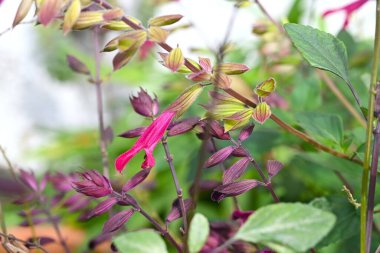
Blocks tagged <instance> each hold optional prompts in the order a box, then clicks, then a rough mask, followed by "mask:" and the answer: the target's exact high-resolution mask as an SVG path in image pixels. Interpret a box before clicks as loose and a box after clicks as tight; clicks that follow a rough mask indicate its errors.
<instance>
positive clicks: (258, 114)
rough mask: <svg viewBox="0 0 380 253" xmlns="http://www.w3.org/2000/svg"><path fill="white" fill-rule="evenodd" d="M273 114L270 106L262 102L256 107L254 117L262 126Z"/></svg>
mask: <svg viewBox="0 0 380 253" xmlns="http://www.w3.org/2000/svg"><path fill="white" fill-rule="evenodd" d="M271 114H272V112H271V110H270V107H269V105H268V104H267V103H265V102H262V103H260V104H258V105H257V106H256V108H255V110H254V111H253V114H252V117H253V118H254V119H255V120H256V121H257V122H259V123H260V124H264V122H265V121H266V120H267V119H268V118H269V117H270V116H271Z"/></svg>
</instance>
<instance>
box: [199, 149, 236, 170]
mask: <svg viewBox="0 0 380 253" xmlns="http://www.w3.org/2000/svg"><path fill="white" fill-rule="evenodd" d="M234 149H235V147H234V146H228V147H225V148H222V149H221V150H219V151H217V152H216V153H214V154H213V155H212V156H210V157H209V158H208V159H207V161H206V163H205V165H204V167H206V168H210V167H212V166H215V165H217V164H219V163H222V162H223V161H224V160H226V159H227V158H228V157H229V156H230V155H231V153H232V152H233V151H234Z"/></svg>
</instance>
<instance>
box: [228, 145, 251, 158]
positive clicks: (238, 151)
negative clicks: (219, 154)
mask: <svg viewBox="0 0 380 253" xmlns="http://www.w3.org/2000/svg"><path fill="white" fill-rule="evenodd" d="M231 155H232V156H235V157H247V156H248V155H247V152H246V151H245V150H244V148H242V147H238V148H236V149H235V150H234V151H233V152H232V154H231Z"/></svg>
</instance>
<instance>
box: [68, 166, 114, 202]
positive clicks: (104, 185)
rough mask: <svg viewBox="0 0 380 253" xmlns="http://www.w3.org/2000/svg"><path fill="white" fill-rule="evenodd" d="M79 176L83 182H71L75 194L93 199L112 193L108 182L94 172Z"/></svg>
mask: <svg viewBox="0 0 380 253" xmlns="http://www.w3.org/2000/svg"><path fill="white" fill-rule="evenodd" d="M79 174H80V176H81V177H82V179H83V180H82V181H74V182H72V185H73V188H74V189H75V190H76V191H77V192H80V193H82V194H84V195H87V196H90V197H95V198H101V197H104V196H107V195H109V194H111V193H112V192H113V189H112V186H111V183H110V181H109V180H108V179H107V178H106V177H105V176H103V175H101V174H100V173H99V172H97V171H96V170H90V171H87V172H84V173H79Z"/></svg>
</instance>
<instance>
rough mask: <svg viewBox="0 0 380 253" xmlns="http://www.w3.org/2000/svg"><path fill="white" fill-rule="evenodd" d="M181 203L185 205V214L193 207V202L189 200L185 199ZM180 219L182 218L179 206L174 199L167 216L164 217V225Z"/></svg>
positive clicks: (177, 201)
mask: <svg viewBox="0 0 380 253" xmlns="http://www.w3.org/2000/svg"><path fill="white" fill-rule="evenodd" d="M183 202H184V204H185V212H186V213H188V212H189V211H190V209H191V208H193V206H194V205H193V201H191V199H185V200H184V201H183ZM181 217H182V212H181V206H180V203H179V200H178V199H176V200H175V201H174V202H173V204H172V209H171V210H170V212H169V214H168V216H167V217H166V224H169V223H171V222H172V221H175V220H177V219H179V218H181Z"/></svg>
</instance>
